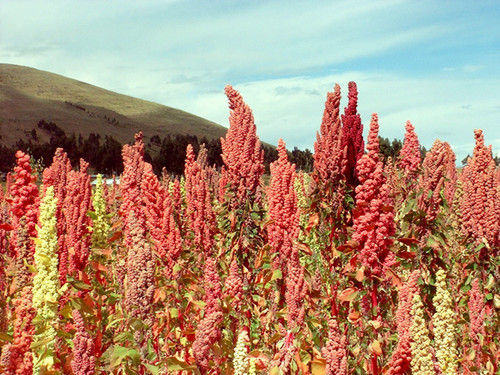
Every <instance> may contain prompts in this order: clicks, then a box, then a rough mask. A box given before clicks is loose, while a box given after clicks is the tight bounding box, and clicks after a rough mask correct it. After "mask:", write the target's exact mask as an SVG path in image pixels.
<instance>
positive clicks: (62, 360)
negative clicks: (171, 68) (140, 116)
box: [0, 82, 500, 375]
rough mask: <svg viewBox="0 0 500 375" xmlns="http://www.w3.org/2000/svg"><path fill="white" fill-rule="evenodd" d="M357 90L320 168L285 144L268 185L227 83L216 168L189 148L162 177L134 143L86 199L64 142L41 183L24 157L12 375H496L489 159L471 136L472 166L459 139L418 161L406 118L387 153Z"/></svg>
mask: <svg viewBox="0 0 500 375" xmlns="http://www.w3.org/2000/svg"><path fill="white" fill-rule="evenodd" d="M347 91H348V99H349V100H348V105H347V107H346V108H345V109H344V110H343V112H342V113H341V109H340V98H341V91H340V87H339V86H338V85H336V86H335V89H334V91H333V92H331V93H328V95H327V100H326V103H325V110H324V115H323V120H322V123H321V127H320V129H319V130H318V136H317V141H316V143H315V147H314V170H313V172H311V173H308V174H306V173H303V172H301V171H298V170H296V168H295V165H293V164H291V163H290V162H289V160H288V154H287V150H286V145H285V143H284V142H283V141H281V140H280V142H279V144H278V147H277V151H278V155H279V157H278V159H277V160H276V161H275V162H273V163H272V164H271V167H270V176H266V177H265V178H264V164H263V151H262V148H261V144H260V141H259V138H258V137H257V135H256V128H255V123H254V119H253V115H252V111H251V109H250V107H249V106H248V105H247V104H246V103H245V102H244V100H243V98H242V96H241V95H240V94H239V93H238V92H237V91H236V90H234V89H233V88H232V87H231V86H227V87H226V95H227V97H228V100H229V110H230V127H229V129H228V131H227V134H226V136H225V138H223V139H222V140H221V143H222V159H223V162H224V165H223V167H222V168H221V169H220V170H217V169H215V168H213V167H212V166H210V165H208V163H207V161H206V160H207V158H206V150H204V149H203V148H201V150H200V152H199V153H198V154H197V155H195V153H194V151H193V148H192V147H191V146H188V148H187V150H186V157H185V158H186V159H185V169H184V175H183V177H172V176H170V175H169V174H168V173H167V171H164V173H163V174H162V176H161V177H158V176H157V175H155V174H154V173H153V169H152V166H151V165H150V164H148V163H147V162H145V161H144V144H143V139H142V134H141V133H139V134H137V135H136V138H135V143H134V144H132V145H125V146H124V147H123V151H122V157H123V164H124V172H123V174H122V175H121V176H119V177H120V178H119V181H120V183H119V184H117V183H115V184H111V185H107V184H105V183H103V178H102V177H101V176H99V177H98V178H97V183H96V185H95V187H94V188H92V187H91V186H92V185H91V177H90V174H89V173H88V168H89V165H88V163H86V162H85V161H84V160H81V161H80V165H79V166H75V165H73V166H72V165H71V163H70V161H69V159H68V157H67V155H66V153H65V152H64V150H63V149H58V150H57V151H56V153H55V155H54V158H53V162H52V164H51V165H50V166H49V167H47V168H45V169H44V170H40V168H37V164H36V163H34V161H33V160H32V158H30V155H27V154H25V153H23V152H21V151H19V152H18V153H17V154H16V159H17V165H16V167H15V168H14V170H13V171H12V173H11V174H9V175H8V178H7V183H6V185H3V187H2V188H1V189H0V372H1V373H2V374H6V375H28V374H29V375H31V374H37V375H38V374H75V375H92V374H155V375H156V374H228V375H229V374H235V375H244V374H248V375H250V374H272V375H278V374H304V375H305V374H312V375H320V374H326V375H332V374H338V375H348V374H374V375H377V374H387V375H395V374H422V375H423V374H426V375H427V374H442V375H448V374H491V375H493V374H498V373H499V372H500V367H499V364H498V363H499V362H500V314H499V312H500V286H499V281H500V169H499V168H498V167H497V166H496V165H495V163H494V159H493V157H492V149H491V147H488V146H486V145H485V144H484V137H483V133H482V131H481V130H476V131H475V132H474V134H471V138H472V137H475V147H474V149H473V150H471V152H470V154H471V155H472V157H471V158H470V159H469V160H468V161H467V165H466V166H465V167H464V168H463V169H460V170H458V169H457V166H456V161H455V154H454V152H453V150H452V148H451V147H450V145H449V144H448V143H446V142H442V141H439V140H436V142H435V143H434V145H433V146H432V148H431V149H430V150H429V151H428V152H427V153H426V155H425V157H422V155H421V153H420V144H419V141H418V137H417V134H416V132H415V128H414V126H413V125H412V124H411V123H410V122H409V121H408V122H407V123H406V134H405V139H404V143H403V148H402V150H401V152H400V153H399V155H398V157H396V158H395V159H394V160H392V159H390V158H389V159H387V160H385V159H383V158H382V157H381V156H380V154H379V138H378V132H379V123H378V116H377V114H373V115H372V118H371V121H370V123H369V132H368V137H367V139H366V140H365V139H363V126H362V124H361V118H360V116H359V114H358V113H357V88H356V85H355V83H354V82H351V83H349V87H348V90H347ZM381 125H382V126H383V124H381ZM117 177H118V176H117ZM264 181H266V182H264Z"/></svg>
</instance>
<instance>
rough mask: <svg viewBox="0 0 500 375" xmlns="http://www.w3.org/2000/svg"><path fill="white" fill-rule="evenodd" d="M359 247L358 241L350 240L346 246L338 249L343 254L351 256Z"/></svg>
mask: <svg viewBox="0 0 500 375" xmlns="http://www.w3.org/2000/svg"><path fill="white" fill-rule="evenodd" d="M358 246H359V243H358V241H354V240H349V241H347V242H346V243H345V244H343V245H340V246H339V247H337V251H340V252H341V253H345V254H349V253H350V252H352V251H353V250H354V249H356V248H357V247H358Z"/></svg>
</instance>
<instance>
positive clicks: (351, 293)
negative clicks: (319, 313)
mask: <svg viewBox="0 0 500 375" xmlns="http://www.w3.org/2000/svg"><path fill="white" fill-rule="evenodd" d="M357 295H358V291H357V290H356V289H354V288H347V289H345V290H344V291H342V292H341V293H340V294H339V295H338V296H337V298H338V299H339V300H341V301H344V302H350V301H352V300H353V299H354V298H356V296H357Z"/></svg>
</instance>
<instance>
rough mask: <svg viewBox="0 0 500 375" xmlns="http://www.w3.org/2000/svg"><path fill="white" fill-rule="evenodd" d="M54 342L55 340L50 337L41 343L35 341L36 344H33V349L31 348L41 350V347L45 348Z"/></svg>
mask: <svg viewBox="0 0 500 375" xmlns="http://www.w3.org/2000/svg"><path fill="white" fill-rule="evenodd" d="M53 341H54V339H52V338H50V337H49V338H46V339H43V340H40V341H35V342H32V343H31V347H30V348H31V349H36V348H39V347H41V346H45V345H47V344H48V343H50V342H53Z"/></svg>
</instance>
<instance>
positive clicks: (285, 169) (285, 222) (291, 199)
mask: <svg viewBox="0 0 500 375" xmlns="http://www.w3.org/2000/svg"><path fill="white" fill-rule="evenodd" d="M270 169H271V182H270V184H269V189H268V194H267V196H268V202H269V209H268V212H269V218H270V219H271V224H270V225H269V227H268V235H269V244H270V245H271V249H272V253H273V254H275V255H276V258H275V260H274V266H275V268H280V269H281V270H282V271H283V275H286V273H287V263H288V260H289V259H290V257H291V255H292V247H293V242H294V241H295V240H297V238H298V236H299V218H300V213H299V209H298V205H297V192H296V191H295V177H296V173H295V164H291V163H290V162H289V161H288V155H287V152H286V146H285V142H283V140H282V139H280V140H279V141H278V160H276V161H275V162H274V163H271V165H270Z"/></svg>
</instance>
